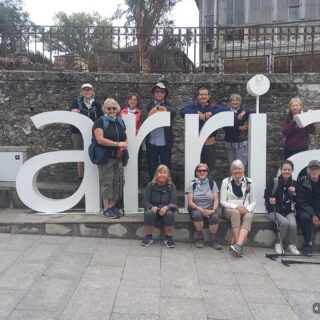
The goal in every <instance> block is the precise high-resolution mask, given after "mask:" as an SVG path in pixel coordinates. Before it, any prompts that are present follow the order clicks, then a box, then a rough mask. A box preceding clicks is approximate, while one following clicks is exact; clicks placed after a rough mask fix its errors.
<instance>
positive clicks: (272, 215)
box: [265, 160, 300, 255]
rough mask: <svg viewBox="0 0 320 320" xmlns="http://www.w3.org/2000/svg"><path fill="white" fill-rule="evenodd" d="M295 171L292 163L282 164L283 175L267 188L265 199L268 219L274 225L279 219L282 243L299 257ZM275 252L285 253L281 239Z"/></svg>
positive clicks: (283, 162) (286, 161) (275, 247)
mask: <svg viewBox="0 0 320 320" xmlns="http://www.w3.org/2000/svg"><path fill="white" fill-rule="evenodd" d="M293 169H294V165H293V163H292V161H290V160H285V161H282V162H281V165H280V170H281V175H280V176H279V177H277V178H275V179H274V182H273V184H271V185H270V186H269V188H267V190H266V193H265V199H266V207H267V210H268V212H269V214H268V218H269V219H270V220H271V221H272V222H274V223H275V222H276V218H277V219H278V222H279V231H280V238H281V243H282V244H283V241H286V242H287V243H288V247H287V249H288V251H289V252H290V253H292V254H296V255H299V254H300V252H299V250H298V249H297V247H296V240H297V222H296V217H295V200H296V190H297V182H296V181H295V180H293V179H292V172H293ZM274 250H275V251H276V253H277V254H281V253H283V252H282V247H281V244H280V242H279V239H277V242H276V244H275V246H274Z"/></svg>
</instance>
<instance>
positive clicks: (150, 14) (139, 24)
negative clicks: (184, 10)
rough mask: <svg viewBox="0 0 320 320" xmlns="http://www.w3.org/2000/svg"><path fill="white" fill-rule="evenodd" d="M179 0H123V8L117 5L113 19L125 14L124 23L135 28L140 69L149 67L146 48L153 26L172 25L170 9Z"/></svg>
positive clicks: (150, 38) (150, 39)
mask: <svg viewBox="0 0 320 320" xmlns="http://www.w3.org/2000/svg"><path fill="white" fill-rule="evenodd" d="M180 1H181V0H158V1H154V0H125V6H126V8H125V9H122V8H121V7H118V9H117V11H116V12H115V14H114V17H113V18H114V19H117V18H120V17H122V16H124V15H125V16H126V21H127V22H126V25H127V26H132V25H134V27H135V29H136V36H137V44H138V54H139V64H140V67H141V69H142V70H149V69H150V54H149V52H148V48H149V46H150V44H151V42H152V38H153V37H154V35H153V32H154V29H155V27H159V26H163V27H170V26H171V27H172V26H173V25H174V23H173V21H172V20H171V19H170V13H171V10H172V9H173V8H174V6H175V5H176V4H177V3H178V2H180Z"/></svg>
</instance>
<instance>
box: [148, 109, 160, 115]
mask: <svg viewBox="0 0 320 320" xmlns="http://www.w3.org/2000/svg"><path fill="white" fill-rule="evenodd" d="M156 112H158V108H157V107H153V108H152V109H151V110H150V111H149V116H151V115H153V114H154V113H156Z"/></svg>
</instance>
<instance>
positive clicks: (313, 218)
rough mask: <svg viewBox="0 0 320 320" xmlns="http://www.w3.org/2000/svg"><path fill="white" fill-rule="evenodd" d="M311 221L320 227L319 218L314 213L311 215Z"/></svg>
mask: <svg viewBox="0 0 320 320" xmlns="http://www.w3.org/2000/svg"><path fill="white" fill-rule="evenodd" d="M312 223H313V225H314V226H315V227H320V218H319V217H318V216H317V215H316V214H314V215H313V216H312Z"/></svg>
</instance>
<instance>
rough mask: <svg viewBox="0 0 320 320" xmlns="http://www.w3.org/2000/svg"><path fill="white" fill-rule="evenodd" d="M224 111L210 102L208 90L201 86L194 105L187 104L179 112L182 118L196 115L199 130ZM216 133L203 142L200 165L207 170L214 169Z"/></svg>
mask: <svg viewBox="0 0 320 320" xmlns="http://www.w3.org/2000/svg"><path fill="white" fill-rule="evenodd" d="M221 111H224V108H223V107H221V106H218V105H215V104H214V103H211V102H210V95H209V89H208V88H207V87H205V86H201V87H200V88H199V89H198V94H197V102H196V103H195V104H188V105H186V106H184V107H183V108H182V109H181V110H180V115H181V117H182V118H184V116H185V115H186V114H198V116H199V130H201V128H202V127H203V125H204V124H205V122H206V121H207V120H208V119H209V118H210V117H212V116H213V115H215V114H217V113H218V112H221ZM216 135H217V132H213V133H212V134H211V135H210V136H209V137H208V138H207V140H206V141H205V143H204V146H203V148H202V151H201V160H200V161H201V163H206V164H207V165H208V167H209V170H210V171H212V170H213V169H214V164H215V159H216V148H215V143H216V140H215V137H216Z"/></svg>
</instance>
